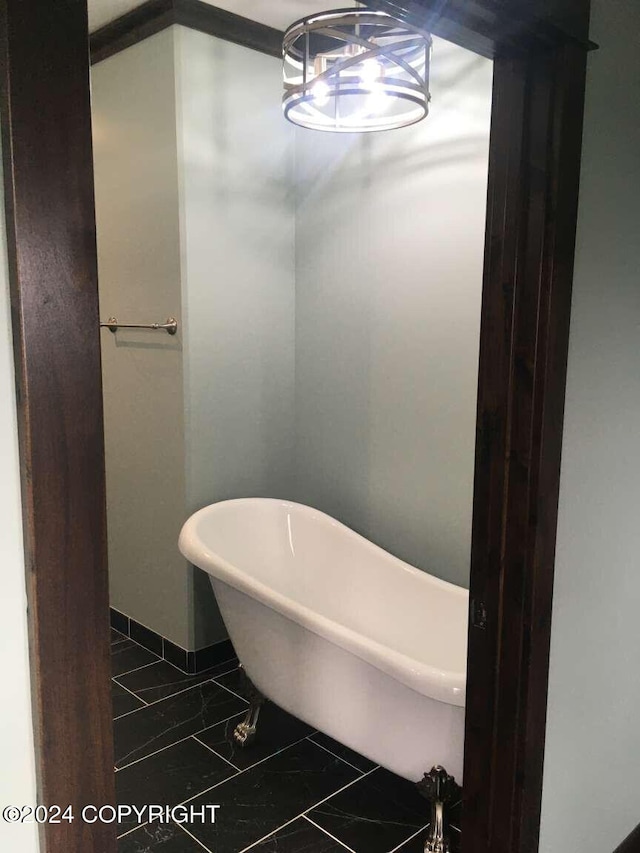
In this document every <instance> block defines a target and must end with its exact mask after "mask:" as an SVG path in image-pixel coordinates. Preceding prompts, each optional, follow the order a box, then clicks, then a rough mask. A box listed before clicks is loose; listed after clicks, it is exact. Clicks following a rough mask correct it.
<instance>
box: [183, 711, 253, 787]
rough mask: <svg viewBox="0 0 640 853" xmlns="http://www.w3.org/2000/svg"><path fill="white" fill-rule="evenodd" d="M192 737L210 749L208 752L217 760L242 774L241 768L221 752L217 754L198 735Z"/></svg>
mask: <svg viewBox="0 0 640 853" xmlns="http://www.w3.org/2000/svg"><path fill="white" fill-rule="evenodd" d="M238 716H240V715H239V714H238ZM229 719H231V720H232V719H233V717H230V718H229ZM227 722H228V721H227ZM200 734H202V732H200ZM192 737H193V739H194V740H197V741H198V743H199V744H201V745H202V746H204V747H205V749H208V750H209V752H212V753H213V754H214V755H215V756H216V758H221V759H222V760H223V761H226V762H227V764H228V765H229V766H230V767H233V769H234V770H235V771H236V773H241V772H242V771H241V770H240V768H239V767H236V765H235V764H233V763H232V762H231V761H229V759H228V758H225V757H224V755H220V753H219V752H216V751H215V749H213V747H211V746H209V744H208V743H204V741H201V740H200V738H199V737H198V735H192ZM229 778H232V777H229Z"/></svg>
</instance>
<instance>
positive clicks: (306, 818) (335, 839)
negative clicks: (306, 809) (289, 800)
mask: <svg viewBox="0 0 640 853" xmlns="http://www.w3.org/2000/svg"><path fill="white" fill-rule="evenodd" d="M300 817H301V818H302V820H306V821H308V822H309V823H310V824H311V826H315V828H316V829H319V830H320V832H322V833H323V834H324V835H328V836H329V838H331V839H332V840H333V841H335V842H337V843H338V844H339V845H340V846H341V847H344V848H345V850H348V851H349V853H355V850H352V849H351V847H347V845H346V844H345V843H344V842H343V841H340V839H339V838H336V836H335V835H331V833H330V832H327V830H326V829H323V828H322V827H321V826H320V825H319V824H317V823H316V822H315V821H313V820H311V818H310V817H309V815H306V814H303V815H300Z"/></svg>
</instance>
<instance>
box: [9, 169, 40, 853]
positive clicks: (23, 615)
mask: <svg viewBox="0 0 640 853" xmlns="http://www.w3.org/2000/svg"><path fill="white" fill-rule="evenodd" d="M1 162H2V160H1V158H0V163H1ZM2 187H3V184H2V175H1V174H0V211H1V212H2V215H1V217H0V399H1V400H2V401H3V405H2V407H0V447H2V462H3V464H2V478H1V479H0V566H1V567H2V571H1V572H0V672H2V679H3V682H2V705H1V716H0V755H2V772H1V773H0V807H4V806H8V805H17V806H21V805H33V806H35V805H36V783H35V770H34V752H33V729H32V722H31V694H30V684H29V658H28V653H27V597H26V584H25V567H24V555H23V550H22V549H23V544H22V510H21V503H20V476H19V455H18V435H17V426H16V401H15V376H14V371H13V354H12V343H11V318H10V313H9V282H8V274H7V247H6V232H5V218H4V196H3V189H2ZM0 849H2V850H11V851H12V853H36V851H37V850H38V835H37V831H36V828H35V826H34V825H21V824H9V823H5V822H4V821H0Z"/></svg>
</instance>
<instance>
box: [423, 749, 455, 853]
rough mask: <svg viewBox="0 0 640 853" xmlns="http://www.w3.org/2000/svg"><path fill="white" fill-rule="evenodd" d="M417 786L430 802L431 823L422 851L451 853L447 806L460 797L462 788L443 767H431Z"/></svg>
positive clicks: (425, 852) (453, 803)
mask: <svg viewBox="0 0 640 853" xmlns="http://www.w3.org/2000/svg"><path fill="white" fill-rule="evenodd" d="M417 788H418V790H419V791H420V793H421V794H422V796H423V797H425V798H426V799H427V800H429V801H430V803H431V823H430V824H429V834H428V835H427V838H426V840H425V843H424V853H451V850H452V848H451V839H450V836H449V820H448V814H447V812H448V807H451V806H452V805H456V804H457V803H458V802H459V801H460V799H461V798H462V788H461V787H460V786H459V785H458V784H457V783H456V781H455V779H454V778H453V776H449V774H448V773H447V771H446V770H445V769H444V767H439V766H438V767H433V768H432V769H431V771H430V772H429V773H425V774H424V778H423V779H422V780H421V781H420V782H418V783H417Z"/></svg>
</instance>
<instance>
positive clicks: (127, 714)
mask: <svg viewBox="0 0 640 853" xmlns="http://www.w3.org/2000/svg"><path fill="white" fill-rule="evenodd" d="M148 666H153V664H148ZM140 669H144V667H140ZM136 671H137V670H132V672H136ZM125 674H127V675H128V673H125ZM117 677H118V678H119V677H120V676H117ZM209 681H213V682H214V684H215V685H216V687H219V688H220V689H221V690H227V688H226V687H224V685H222V684H218V682H217V681H214V679H213V678H205V679H204V681H199V682H198V683H197V684H192V685H191V686H190V687H183V688H182V690H177V691H176V692H175V693H170V694H169V695H168V696H163V697H162V699H154V700H153V702H145V706H144V707H145V708H153V706H154V705H157V704H158V702H165V701H166V700H167V699H173V698H174V697H175V696H181V695H182V694H183V693H186V692H187V690H195V689H196V687H202V685H203V684H207V683H208V682H209ZM118 683H119V682H118ZM120 686H121V687H122V686H123V685H122V684H121V685H120ZM125 689H126V688H125ZM129 692H131V691H129ZM227 693H231V695H232V696H235V697H236V699H242V696H238V695H237V694H236V693H234V692H233V691H232V690H227ZM136 695H137V694H135V693H134V696H136ZM139 698H140V697H139ZM142 701H143V702H144V700H142ZM242 701H243V702H244V703H245V705H248V704H249V703H248V702H247V700H246V699H242ZM143 710H144V708H134V709H133V711H127V713H126V714H121V715H120V716H119V717H118V719H119V720H121V719H122V717H128V716H129V715H130V714H135V713H136V712H137V711H143ZM238 713H239V714H241V713H242V711H238ZM231 716H233V717H235V714H232V715H231ZM228 719H231V718H230V717H227V720H228ZM221 722H226V720H222V721H221ZM211 725H212V726H217V725H218V723H212V724H211ZM207 728H208V729H209V728H211V726H207ZM201 731H204V729H202V730H201Z"/></svg>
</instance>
